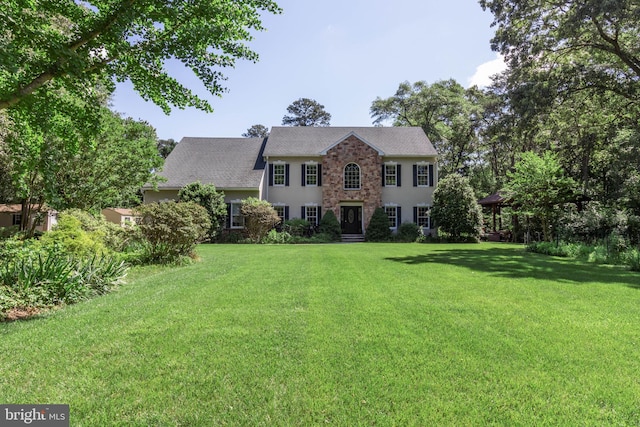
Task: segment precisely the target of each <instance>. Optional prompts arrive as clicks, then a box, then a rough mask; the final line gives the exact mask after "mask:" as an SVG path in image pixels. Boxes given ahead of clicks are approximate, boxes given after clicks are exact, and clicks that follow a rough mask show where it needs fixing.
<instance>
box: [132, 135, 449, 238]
mask: <svg viewBox="0 0 640 427" xmlns="http://www.w3.org/2000/svg"><path fill="white" fill-rule="evenodd" d="M160 175H162V176H163V177H165V178H166V181H165V182H163V183H161V184H159V185H158V188H157V190H154V189H152V188H150V187H146V188H144V189H143V191H144V201H145V203H149V202H153V201H159V200H168V199H175V198H176V197H177V192H178V191H179V189H180V188H181V187H182V186H184V185H186V184H188V183H190V182H194V181H200V182H202V183H211V184H214V185H215V186H216V189H218V190H220V191H223V192H224V194H225V201H226V202H227V204H228V207H229V218H228V221H227V227H228V228H231V229H234V228H242V226H243V220H242V217H241V215H240V204H241V202H242V200H243V199H244V198H247V197H257V198H259V199H263V200H267V201H269V202H270V203H271V204H272V205H273V206H274V208H275V209H276V211H277V212H278V214H279V215H280V216H281V217H282V218H283V219H284V220H287V219H291V218H303V219H306V220H307V221H309V222H310V223H312V224H317V223H319V221H320V219H321V218H322V215H323V214H324V213H326V211H327V210H333V212H334V213H335V215H336V217H337V218H338V220H339V221H340V223H341V224H342V232H343V234H362V233H364V230H365V229H366V227H367V225H368V223H369V220H370V219H371V215H372V214H373V212H374V210H375V209H376V208H378V207H382V208H384V209H385V211H386V213H387V215H388V217H389V226H390V228H392V229H394V230H395V229H397V227H398V226H399V225H400V224H401V223H403V222H414V223H417V224H418V225H420V226H422V227H423V229H424V231H429V230H430V229H431V223H430V218H429V208H430V207H431V204H432V200H433V191H434V189H435V185H436V183H437V179H438V169H437V153H436V151H435V149H434V147H433V145H432V144H431V142H430V141H429V139H428V138H427V136H426V135H425V133H424V131H423V130H422V129H421V128H417V127H274V128H272V129H271V133H270V135H269V137H268V138H266V139H259V138H183V139H182V141H180V143H179V144H178V145H177V146H176V148H175V149H174V151H173V152H172V153H171V154H170V155H169V157H168V158H167V160H166V163H165V167H164V170H163V171H162V172H161V174H160Z"/></svg>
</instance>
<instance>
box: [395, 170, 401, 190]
mask: <svg viewBox="0 0 640 427" xmlns="http://www.w3.org/2000/svg"><path fill="white" fill-rule="evenodd" d="M400 166H401V165H398V166H396V168H397V169H396V185H397V186H398V187H400V185H402V179H401V178H402V173H401V169H400Z"/></svg>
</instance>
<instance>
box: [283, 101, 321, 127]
mask: <svg viewBox="0 0 640 427" xmlns="http://www.w3.org/2000/svg"><path fill="white" fill-rule="evenodd" d="M287 112H288V113H289V115H285V116H284V117H283V118H282V124H283V125H285V126H329V125H330V121H331V114H329V113H327V112H326V111H325V109H324V105H322V104H320V103H319V102H318V101H315V100H313V99H309V98H300V99H298V100H296V101H294V102H293V103H292V104H291V105H289V106H288V107H287Z"/></svg>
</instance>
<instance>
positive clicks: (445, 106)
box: [371, 80, 485, 176]
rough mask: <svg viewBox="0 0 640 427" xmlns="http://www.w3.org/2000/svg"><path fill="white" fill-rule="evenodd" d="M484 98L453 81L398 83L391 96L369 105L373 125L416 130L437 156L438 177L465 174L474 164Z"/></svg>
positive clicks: (477, 90)
mask: <svg viewBox="0 0 640 427" xmlns="http://www.w3.org/2000/svg"><path fill="white" fill-rule="evenodd" d="M484 103H485V100H484V94H483V92H482V91H480V90H479V89H478V88H476V87H473V88H470V89H465V88H463V87H462V86H461V85H460V84H459V83H458V82H456V81H455V80H443V81H438V82H436V83H434V84H428V83H427V82H424V81H419V82H416V83H413V84H411V83H409V82H404V83H401V84H400V86H399V87H398V90H397V91H396V93H395V95H393V96H391V97H389V98H386V99H382V98H377V99H376V100H375V101H373V103H372V104H371V116H372V117H373V118H374V123H375V124H383V123H385V122H387V121H389V120H390V121H391V122H392V123H393V125H394V126H420V127H422V129H424V131H425V133H426V134H427V136H428V137H429V139H430V140H431V142H433V144H434V145H435V147H436V149H437V150H438V153H439V154H440V171H441V176H446V175H447V174H448V173H455V172H463V173H464V172H465V171H466V170H467V169H468V168H469V167H471V166H472V164H473V162H474V154H475V153H476V152H477V144H478V131H479V127H480V125H481V122H482V117H483V116H482V113H483V105H484Z"/></svg>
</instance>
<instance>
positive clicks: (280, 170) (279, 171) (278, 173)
mask: <svg viewBox="0 0 640 427" xmlns="http://www.w3.org/2000/svg"><path fill="white" fill-rule="evenodd" d="M285 166H286V165H285V164H284V163H276V164H274V165H273V185H284V184H285V182H286V181H285V178H286V167H285Z"/></svg>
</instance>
